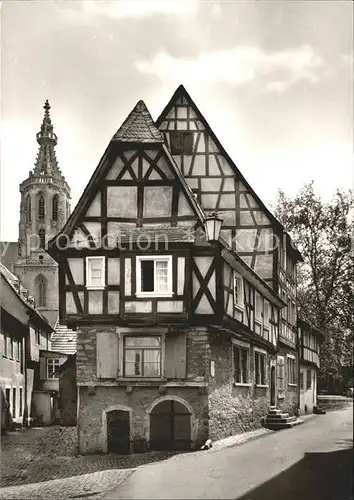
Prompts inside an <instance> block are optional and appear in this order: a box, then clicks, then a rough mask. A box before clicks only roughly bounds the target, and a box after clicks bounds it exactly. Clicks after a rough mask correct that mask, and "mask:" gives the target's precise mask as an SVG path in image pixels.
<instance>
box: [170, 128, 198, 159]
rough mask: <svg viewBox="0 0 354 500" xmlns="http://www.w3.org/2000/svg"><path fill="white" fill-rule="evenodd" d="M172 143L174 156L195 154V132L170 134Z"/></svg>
mask: <svg viewBox="0 0 354 500" xmlns="http://www.w3.org/2000/svg"><path fill="white" fill-rule="evenodd" d="M170 142H171V148H170V149H171V153H172V154H173V155H179V154H181V153H182V154H183V153H184V154H192V153H193V132H185V131H183V132H170Z"/></svg>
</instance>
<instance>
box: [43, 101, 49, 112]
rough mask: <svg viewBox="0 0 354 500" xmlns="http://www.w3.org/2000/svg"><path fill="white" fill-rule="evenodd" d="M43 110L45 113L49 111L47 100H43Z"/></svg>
mask: <svg viewBox="0 0 354 500" xmlns="http://www.w3.org/2000/svg"><path fill="white" fill-rule="evenodd" d="M43 108H44V109H45V111H46V112H48V111H49V110H50V104H49V101H48V99H46V100H45V103H44V106H43Z"/></svg>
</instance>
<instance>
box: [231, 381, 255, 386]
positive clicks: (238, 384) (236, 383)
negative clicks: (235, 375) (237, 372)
mask: <svg viewBox="0 0 354 500" xmlns="http://www.w3.org/2000/svg"><path fill="white" fill-rule="evenodd" d="M251 385H252V384H244V383H242V382H234V386H235V387H251Z"/></svg>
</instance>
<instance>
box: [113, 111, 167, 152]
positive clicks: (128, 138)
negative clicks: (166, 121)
mask: <svg viewBox="0 0 354 500" xmlns="http://www.w3.org/2000/svg"><path fill="white" fill-rule="evenodd" d="M112 141H119V142H153V143H156V142H157V143H163V142H164V140H163V136H162V134H161V132H160V131H159V130H158V129H157V127H156V126H155V124H154V121H153V119H152V118H151V115H150V113H149V111H148V109H147V107H146V105H145V103H144V101H139V102H138V103H137V105H136V106H135V108H134V109H133V110H132V111H131V112H130V113H129V115H128V117H127V118H126V119H125V120H124V122H123V124H122V125H121V127H120V128H119V130H118V131H117V132H116V133H115V134H114V136H113V137H112Z"/></svg>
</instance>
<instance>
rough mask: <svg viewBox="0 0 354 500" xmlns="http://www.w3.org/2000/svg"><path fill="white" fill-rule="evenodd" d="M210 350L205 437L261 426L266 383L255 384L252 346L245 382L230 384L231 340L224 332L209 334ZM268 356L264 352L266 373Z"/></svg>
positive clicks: (266, 398) (265, 407)
mask: <svg viewBox="0 0 354 500" xmlns="http://www.w3.org/2000/svg"><path fill="white" fill-rule="evenodd" d="M210 350H211V360H212V361H214V363H215V376H214V377H213V378H212V379H211V381H210V384H209V437H210V438H211V439H212V440H217V439H222V438H225V437H228V436H232V435H234V434H239V433H242V432H246V431H249V430H253V429H257V428H259V427H261V418H262V417H264V416H265V415H266V414H267V412H268V409H269V404H270V403H269V401H270V394H269V388H268V387H256V386H255V376H254V347H253V346H252V345H251V346H250V356H249V362H250V379H249V385H247V386H246V385H245V386H240V385H236V384H234V373H233V361H232V342H231V338H230V336H229V335H228V334H226V332H225V333H224V334H222V335H221V334H219V335H215V334H211V335H210ZM270 359H271V357H270V356H269V355H267V365H268V370H267V374H268V377H269V374H270V372H269V363H270ZM267 382H268V381H267Z"/></svg>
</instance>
